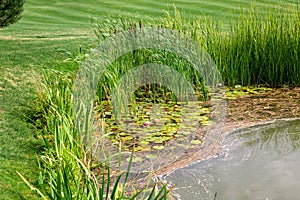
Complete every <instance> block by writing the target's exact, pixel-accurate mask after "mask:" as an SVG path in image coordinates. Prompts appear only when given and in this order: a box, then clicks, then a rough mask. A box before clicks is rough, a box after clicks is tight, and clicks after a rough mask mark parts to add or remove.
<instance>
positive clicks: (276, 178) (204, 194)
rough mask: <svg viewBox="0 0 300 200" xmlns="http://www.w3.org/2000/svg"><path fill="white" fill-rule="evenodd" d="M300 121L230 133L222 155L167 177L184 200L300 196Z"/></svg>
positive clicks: (259, 199)
mask: <svg viewBox="0 0 300 200" xmlns="http://www.w3.org/2000/svg"><path fill="white" fill-rule="evenodd" d="M299 146H300V120H294V121H281V122H276V123H272V124H268V125H260V126H255V127H250V128H246V129H243V130H240V131H236V132H232V133H230V134H229V135H228V136H227V137H226V138H225V141H224V142H223V149H222V152H220V154H219V156H216V157H213V158H211V159H209V160H206V161H200V162H198V163H194V164H191V165H189V166H187V167H184V168H181V169H179V170H177V171H175V172H174V173H172V174H170V175H169V176H168V177H167V180H168V181H170V183H171V184H174V185H176V187H175V190H174V193H175V194H177V199H183V200H189V199H190V200H197V199H199V200H202V199H203V200H205V199H209V200H212V199H213V198H214V196H215V195H217V198H216V199H223V200H235V199H236V200H240V199H242V200H284V199H287V200H296V199H300V172H299V166H300V148H299Z"/></svg>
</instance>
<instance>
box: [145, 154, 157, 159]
mask: <svg viewBox="0 0 300 200" xmlns="http://www.w3.org/2000/svg"><path fill="white" fill-rule="evenodd" d="M145 157H146V158H148V159H155V158H157V155H153V154H147V155H146V156H145Z"/></svg>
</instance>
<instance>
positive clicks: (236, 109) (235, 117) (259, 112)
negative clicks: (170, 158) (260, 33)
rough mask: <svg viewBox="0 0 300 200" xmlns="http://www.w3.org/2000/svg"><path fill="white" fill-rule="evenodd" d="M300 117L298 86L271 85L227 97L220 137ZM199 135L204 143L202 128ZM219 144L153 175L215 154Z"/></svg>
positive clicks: (183, 157)
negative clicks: (250, 92)
mask: <svg viewBox="0 0 300 200" xmlns="http://www.w3.org/2000/svg"><path fill="white" fill-rule="evenodd" d="M297 119H300V87H293V88H288V87H283V88H273V89H271V90H268V91H266V92H262V93H259V94H249V95H245V96H240V97H238V98H237V99H233V100H227V118H226V121H225V122H224V126H223V129H222V133H221V134H222V136H225V135H226V134H228V133H231V132H233V131H237V130H240V129H244V128H250V127H252V126H257V125H266V124H269V123H273V122H275V121H291V120H297ZM198 136H199V137H200V138H203V141H204V142H205V130H203V129H200V130H199V132H198ZM219 150H220V147H216V148H213V151H210V152H207V154H204V157H199V154H202V155H203V149H199V148H197V149H191V150H189V152H186V154H185V155H183V156H182V157H181V158H180V160H178V161H176V162H174V163H172V164H171V165H169V166H166V167H163V168H161V169H158V170H157V171H155V172H154V174H155V175H157V176H160V175H165V174H170V173H171V172H173V171H175V170H177V169H179V168H182V167H184V166H187V165H189V164H192V163H194V162H197V161H199V160H205V159H208V158H210V157H212V156H217V155H218V151H219Z"/></svg>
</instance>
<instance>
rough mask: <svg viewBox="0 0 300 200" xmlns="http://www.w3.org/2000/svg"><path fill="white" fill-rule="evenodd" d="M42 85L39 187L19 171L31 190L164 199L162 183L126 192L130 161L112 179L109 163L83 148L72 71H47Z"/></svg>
mask: <svg viewBox="0 0 300 200" xmlns="http://www.w3.org/2000/svg"><path fill="white" fill-rule="evenodd" d="M41 86H42V87H41V88H40V93H39V98H38V100H37V103H38V104H39V106H38V107H39V108H40V109H41V110H39V112H40V113H41V114H40V116H41V118H42V120H41V123H42V125H43V127H44V129H43V130H41V132H42V133H40V134H39V136H38V137H40V138H42V140H43V141H44V152H43V154H42V155H40V156H39V163H40V178H39V183H40V187H39V188H36V187H34V186H33V185H31V184H30V183H29V182H28V181H27V180H26V179H25V178H24V177H23V176H22V175H21V173H19V175H20V176H21V178H22V179H23V180H24V181H25V182H26V183H27V184H28V186H29V187H30V188H31V189H32V191H34V192H35V193H36V194H37V195H38V196H39V197H41V198H42V199H83V200H87V199H91V200H92V199H97V200H104V199H105V200H108V199H111V200H113V199H137V198H138V196H139V195H143V194H144V196H145V199H166V195H167V193H168V191H167V189H166V187H165V186H162V188H161V189H157V186H156V185H154V186H153V188H152V189H151V188H150V192H149V188H144V189H145V190H136V192H135V193H128V191H126V189H128V188H129V187H128V174H129V171H130V165H129V167H128V171H127V173H126V174H125V179H124V181H121V178H122V176H124V175H123V174H120V175H118V176H116V178H115V179H112V176H111V173H110V168H109V165H108V164H104V161H103V163H101V162H100V164H99V161H98V162H95V161H94V160H93V158H92V156H91V155H92V153H91V151H92V150H90V149H85V148H84V146H83V142H82V141H81V138H80V137H79V136H78V134H77V132H76V129H75V125H74V119H73V110H72V101H71V99H72V98H71V97H72V75H71V76H69V75H63V74H61V73H60V72H57V71H56V72H55V71H47V72H45V74H44V78H43V79H42V80H41ZM96 172H97V173H96ZM113 180H114V182H113ZM145 194H147V195H145Z"/></svg>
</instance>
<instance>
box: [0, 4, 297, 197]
mask: <svg viewBox="0 0 300 200" xmlns="http://www.w3.org/2000/svg"><path fill="white" fill-rule="evenodd" d="M276 2H278V1H277V0H260V1H256V3H255V5H256V6H258V7H267V8H271V7H272V6H274V3H276ZM297 2H298V0H289V1H283V3H284V4H296V3H297ZM173 5H175V6H176V7H177V8H178V9H179V10H180V11H181V12H182V13H183V14H184V15H186V16H190V17H194V16H196V15H201V14H204V15H209V16H211V17H213V18H216V19H219V20H221V21H222V23H223V24H225V25H226V24H228V23H229V22H230V19H231V18H232V17H235V18H238V12H239V10H240V9H241V8H243V9H246V10H247V9H249V7H250V1H249V0H228V1H224V0H214V1H208V0H207V1H204V0H186V1H184V2H182V1H179V0H177V1H171V0H170V1H168V0H160V1H153V0H123V1H118V0H109V1H104V2H103V0H94V1H92V0H27V1H26V4H25V11H24V12H23V17H22V19H21V20H20V21H19V22H18V23H16V24H14V25H12V26H10V27H6V28H5V29H0V199H32V196H33V195H32V194H31V192H30V191H29V189H28V188H27V186H26V185H25V184H24V183H23V182H22V181H21V179H20V178H19V177H18V176H17V174H16V171H19V172H21V173H22V174H23V175H24V176H25V177H27V178H29V179H30V180H31V181H35V180H37V178H38V173H37V172H38V167H37V163H36V161H35V160H36V159H35V158H36V157H35V156H36V154H37V153H39V151H40V144H39V142H38V141H36V140H35V139H34V137H33V133H34V130H33V128H32V127H31V126H30V125H29V123H28V122H26V117H25V116H26V113H28V112H30V110H31V107H32V106H34V103H33V100H34V92H35V91H34V89H35V85H34V83H35V82H37V78H34V77H35V76H39V75H40V72H41V70H42V69H58V70H60V71H70V70H71V71H73V70H76V68H77V67H76V66H74V65H70V63H69V62H68V58H69V57H70V55H71V57H72V55H73V56H74V55H76V52H77V51H78V47H80V46H81V47H84V48H86V47H91V46H93V45H94V44H95V36H94V35H93V30H92V24H91V23H90V19H91V17H97V18H100V19H101V18H104V17H106V16H112V17H113V16H119V15H121V16H124V17H132V18H140V19H142V20H147V19H148V17H150V18H152V19H158V18H160V17H163V15H164V11H170V12H172V10H173ZM286 12H289V10H286Z"/></svg>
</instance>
